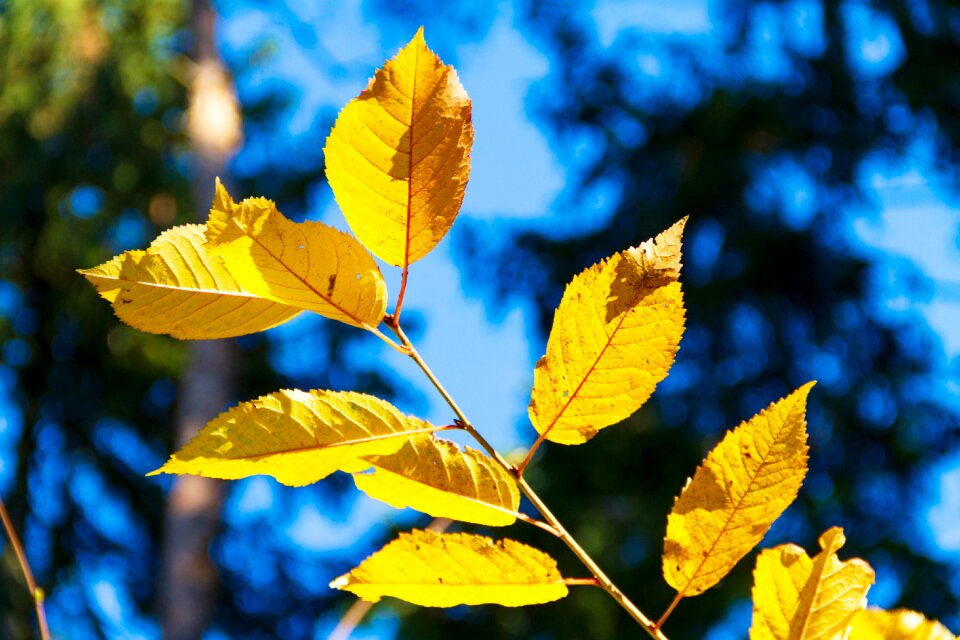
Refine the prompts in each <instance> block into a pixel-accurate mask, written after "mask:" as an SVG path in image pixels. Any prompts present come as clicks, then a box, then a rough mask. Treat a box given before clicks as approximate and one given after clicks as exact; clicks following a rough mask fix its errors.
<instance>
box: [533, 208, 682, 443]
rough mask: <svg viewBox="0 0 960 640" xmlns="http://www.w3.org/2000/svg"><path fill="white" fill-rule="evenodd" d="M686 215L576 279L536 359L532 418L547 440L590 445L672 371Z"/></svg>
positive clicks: (679, 319)
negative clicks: (544, 345)
mask: <svg viewBox="0 0 960 640" xmlns="http://www.w3.org/2000/svg"><path fill="white" fill-rule="evenodd" d="M685 223H686V218H684V219H683V220H680V221H679V222H677V223H676V224H674V225H673V226H672V227H670V228H669V229H667V230H666V231H664V232H663V233H661V234H660V235H658V236H657V237H656V238H654V239H652V240H648V241H646V242H644V243H643V244H641V245H640V246H638V247H634V248H631V249H627V250H626V251H622V252H620V253H618V254H615V255H614V256H612V257H610V258H608V259H606V260H604V261H602V262H600V263H599V264H595V265H593V266H592V267H590V268H588V269H586V270H584V271H583V272H581V273H580V274H579V275H577V276H576V277H574V278H573V281H571V282H570V284H568V285H567V288H566V290H565V291H564V293H563V299H562V300H561V301H560V306H559V307H557V311H556V314H555V315H554V318H553V327H552V328H551V330H550V338H549V339H548V341H547V353H546V355H545V356H544V357H543V358H541V359H540V361H539V362H538V363H537V367H536V371H535V372H534V379H533V393H532V395H531V398H530V409H529V414H530V421H531V422H532V423H533V426H534V427H535V428H536V430H537V431H538V432H539V433H540V434H541V436H543V437H544V438H545V439H547V440H550V441H551V442H558V443H561V444H580V443H583V442H586V441H587V440H589V439H590V438H592V437H593V436H594V435H596V433H597V430H599V429H601V428H603V427H607V426H609V425H611V424H614V423H616V422H619V421H620V420H623V419H624V418H626V417H628V416H630V415H631V414H632V413H633V412H635V411H636V410H637V409H639V408H640V406H641V405H642V404H643V403H644V402H646V401H647V398H649V397H650V394H651V393H653V389H654V387H656V385H657V383H658V382H660V381H661V380H663V379H664V378H665V377H666V376H667V372H668V371H669V369H670V366H671V365H672V364H673V358H674V356H675V355H676V352H677V347H678V345H679V344H680V337H681V335H682V334H683V323H684V310H683V295H682V293H681V291H680V283H679V282H678V278H679V276H680V244H681V238H682V235H683V227H684V224H685Z"/></svg>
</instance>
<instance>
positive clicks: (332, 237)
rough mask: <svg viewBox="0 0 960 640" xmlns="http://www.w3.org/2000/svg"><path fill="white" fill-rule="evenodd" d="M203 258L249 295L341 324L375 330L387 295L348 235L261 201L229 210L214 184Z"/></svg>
mask: <svg viewBox="0 0 960 640" xmlns="http://www.w3.org/2000/svg"><path fill="white" fill-rule="evenodd" d="M207 242H208V243H209V250H210V252H211V253H213V254H216V255H220V256H222V257H223V259H224V262H225V263H226V265H227V269H229V270H230V273H231V274H233V276H234V278H236V279H237V282H239V283H240V284H241V285H243V287H244V288H246V289H247V290H248V291H251V292H253V293H254V294H256V295H258V296H260V297H263V298H266V299H268V300H274V301H276V302H282V303H284V304H288V305H291V306H294V307H297V308H300V309H307V310H309V311H313V312H314V313H318V314H320V315H322V316H326V317H328V318H332V319H334V320H339V321H340V322H345V323H347V324H350V325H353V326H356V327H362V328H371V327H376V326H377V325H378V324H380V320H381V319H382V318H383V312H384V310H385V309H386V306H387V287H386V285H385V284H384V281H383V276H382V275H381V274H380V269H379V267H377V263H376V262H375V261H374V259H373V257H372V256H371V255H370V254H369V253H367V251H366V250H365V249H364V248H363V247H362V246H361V245H360V243H359V242H357V241H356V240H355V239H354V238H353V237H352V236H350V235H349V234H346V233H343V232H341V231H337V230H336V229H334V228H333V227H328V226H327V225H325V224H323V223H321V222H309V221H308V222H293V221H292V220H289V219H288V218H286V217H285V216H284V215H283V214H282V213H280V212H279V211H278V210H277V207H276V205H275V204H274V203H273V202H271V201H270V200H267V199H266V198H247V199H246V200H244V201H243V202H241V203H240V204H234V202H233V200H232V199H231V198H230V195H229V194H228V193H227V190H226V189H225V188H224V187H223V185H222V184H220V181H219V180H218V181H217V195H216V198H215V200H214V203H213V208H212V209H211V210H210V218H209V220H207Z"/></svg>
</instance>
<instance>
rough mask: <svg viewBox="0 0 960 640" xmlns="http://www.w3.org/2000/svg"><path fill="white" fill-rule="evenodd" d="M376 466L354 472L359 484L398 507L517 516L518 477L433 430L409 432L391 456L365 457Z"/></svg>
mask: <svg viewBox="0 0 960 640" xmlns="http://www.w3.org/2000/svg"><path fill="white" fill-rule="evenodd" d="M364 460H365V461H366V462H369V463H370V465H371V467H372V469H371V470H370V471H368V472H361V473H355V474H354V475H353V480H354V482H355V483H356V485H357V488H358V489H360V490H361V491H363V492H364V493H366V494H367V495H369V496H371V497H373V498H377V499H379V500H383V501H384V502H386V503H387V504H390V505H392V506H394V507H397V508H398V509H402V508H404V507H411V508H413V509H416V510H418V511H422V512H423V513H426V514H429V515H431V516H433V517H435V518H451V519H453V520H461V521H463V522H473V523H476V524H485V525H490V526H506V525H509V524H513V522H514V521H515V520H516V511H517V509H518V508H519V506H520V492H519V490H518V489H517V483H516V480H514V478H513V476H511V475H510V474H509V473H507V472H506V471H504V469H503V468H502V467H500V465H498V464H497V463H496V462H495V461H494V460H493V459H492V458H490V457H489V456H486V455H484V454H482V453H480V452H479V451H475V450H473V449H470V448H469V447H467V448H466V450H464V451H461V450H460V448H459V447H458V446H457V445H456V444H454V443H453V442H450V441H447V440H441V439H437V438H435V437H433V436H432V435H417V436H411V437H410V439H409V440H407V441H406V442H405V443H404V444H403V447H402V448H401V449H400V450H399V451H397V452H396V453H394V454H392V455H389V456H375V457H367V458H364Z"/></svg>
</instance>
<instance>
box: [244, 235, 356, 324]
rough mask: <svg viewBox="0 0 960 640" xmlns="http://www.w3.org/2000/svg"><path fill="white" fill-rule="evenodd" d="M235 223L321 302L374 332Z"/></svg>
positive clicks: (308, 254)
mask: <svg viewBox="0 0 960 640" xmlns="http://www.w3.org/2000/svg"><path fill="white" fill-rule="evenodd" d="M233 223H234V224H235V225H237V226H238V227H239V228H240V230H241V231H243V233H244V234H245V235H246V236H247V237H248V238H250V239H251V240H253V241H254V242H256V243H257V245H259V246H260V248H261V249H263V250H264V251H266V252H267V255H269V256H270V257H271V258H273V259H274V260H276V261H277V262H278V263H280V264H282V265H283V266H284V267H285V268H286V270H287V273H289V274H290V275H292V276H293V277H294V278H296V279H297V280H299V281H300V282H301V283H303V285H304V286H305V287H306V288H307V289H309V290H310V291H312V292H314V293H315V294H316V295H317V297H318V298H320V299H321V300H323V301H324V302H326V303H327V304H329V305H330V306H331V307H333V308H334V309H336V310H337V311H339V312H340V313H342V314H343V315H345V316H347V317H348V318H350V319H351V320H353V321H354V322H356V323H357V324H358V325H360V326H361V327H364V328H366V329H370V330H373V327H371V326H370V325H368V324H367V323H366V322H363V321H362V320H360V318H358V317H357V316H356V315H354V314H353V313H351V312H350V311H347V310H346V309H344V308H343V307H341V306H340V305H339V304H337V303H336V302H334V301H333V300H331V299H330V298H329V297H328V296H325V295H324V294H322V293H321V292H320V291H319V290H318V289H317V288H316V287H314V286H313V285H312V284H310V283H309V282H308V281H307V280H306V279H304V278H301V277H300V274H298V273H296V272H295V271H293V270H292V269H291V268H290V265H288V264H287V263H286V262H284V261H283V260H281V259H280V258H279V257H277V255H276V254H274V253H273V252H272V251H270V249H268V248H267V246H266V245H265V244H263V243H262V242H260V239H259V238H257V237H256V236H255V235H253V234H252V233H250V231H249V230H248V229H247V228H246V227H244V226H243V225H242V224H240V223H239V222H237V221H236V220H234V221H233ZM307 259H308V260H309V259H310V252H309V251H308V252H307ZM307 267H308V269H307V270H308V271H309V263H308V264H307ZM281 304H283V303H281Z"/></svg>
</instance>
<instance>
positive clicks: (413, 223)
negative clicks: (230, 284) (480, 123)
mask: <svg viewBox="0 0 960 640" xmlns="http://www.w3.org/2000/svg"><path fill="white" fill-rule="evenodd" d="M470 109H471V107H470V99H469V98H468V97H467V93H466V91H464V89H463V86H462V85H461V84H460V80H459V79H458V78H457V72H456V71H455V70H454V69H453V67H450V66H445V65H444V64H443V62H442V61H441V60H440V58H438V57H437V55H436V54H435V53H434V52H433V51H431V50H430V49H428V48H427V44H426V42H425V41H424V39H423V28H421V29H420V30H419V31H417V34H416V35H415V36H414V37H413V40H411V41H410V43H409V44H407V46H405V47H404V48H403V49H401V50H400V52H399V53H398V54H397V55H396V57H394V58H393V59H392V60H389V61H388V62H387V63H386V64H384V65H383V67H382V68H381V69H379V70H378V71H377V72H376V75H374V77H373V78H372V79H371V80H370V83H369V85H368V86H367V88H366V89H364V90H363V92H362V93H361V94H360V95H359V96H357V97H356V98H354V99H353V100H351V101H350V103H349V104H347V106H346V107H344V109H343V111H341V112H340V115H339V116H338V117H337V122H336V124H335V125H334V127H333V130H332V131H331V133H330V137H328V138H327V144H326V147H325V149H324V155H325V159H326V165H327V179H328V180H329V181H330V187H331V188H332V189H333V193H334V195H335V196H336V199H337V203H338V204H339V205H340V208H341V209H342V210H343V214H344V216H346V218H347V222H348V223H349V224H350V228H351V229H353V232H354V233H355V234H356V235H357V237H358V238H359V239H360V240H361V241H362V242H363V244H364V245H366V246H367V247H368V248H369V249H370V251H372V252H373V253H374V254H375V255H376V256H377V257H379V258H380V259H381V260H383V261H384V262H387V263H389V264H392V265H395V266H403V267H406V266H407V265H409V264H411V263H413V262H416V261H417V260H419V259H420V258H422V257H423V256H425V255H427V254H428V253H429V252H430V251H431V250H432V249H433V248H434V247H435V246H436V245H437V243H438V242H440V240H441V239H443V236H444V235H446V233H447V231H448V230H449V229H450V226H451V225H452V224H453V221H454V219H455V218H456V217H457V213H458V212H459V211H460V204H461V202H462V201H463V193H464V189H465V188H466V186H467V179H468V177H469V174H470V147H471V146H472V144H473V124H472V122H471V115H470Z"/></svg>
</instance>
